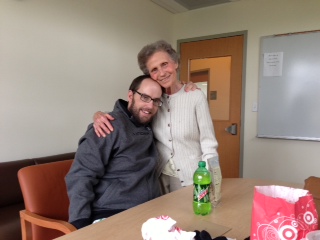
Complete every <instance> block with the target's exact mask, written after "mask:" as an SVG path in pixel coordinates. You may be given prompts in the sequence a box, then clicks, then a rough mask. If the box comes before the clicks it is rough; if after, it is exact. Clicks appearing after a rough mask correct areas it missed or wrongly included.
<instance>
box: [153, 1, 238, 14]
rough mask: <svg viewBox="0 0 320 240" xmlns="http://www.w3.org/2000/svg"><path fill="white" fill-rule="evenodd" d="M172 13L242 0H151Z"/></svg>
mask: <svg viewBox="0 0 320 240" xmlns="http://www.w3.org/2000/svg"><path fill="white" fill-rule="evenodd" d="M151 1H152V2H154V3H155V4H158V5H159V6H160V7H163V8H164V9H166V10H168V11H169V12H171V13H180V12H186V11H190V10H194V9H198V8H204V7H210V6H214V5H217V4H223V3H230V2H235V1H240V0H151Z"/></svg>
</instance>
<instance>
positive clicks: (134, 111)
mask: <svg viewBox="0 0 320 240" xmlns="http://www.w3.org/2000/svg"><path fill="white" fill-rule="evenodd" d="M128 110H129V112H130V113H131V114H132V116H133V117H134V118H135V120H136V121H137V122H138V123H140V124H142V125H146V124H148V123H149V122H151V120H152V117H153V116H150V117H149V118H145V117H140V115H139V113H140V110H141V109H138V108H136V106H135V100H134V99H132V103H131V106H130V107H129V108H128ZM146 110H148V111H150V112H152V109H149V108H146Z"/></svg>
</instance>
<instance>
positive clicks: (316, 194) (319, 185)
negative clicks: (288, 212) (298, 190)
mask: <svg viewBox="0 0 320 240" xmlns="http://www.w3.org/2000/svg"><path fill="white" fill-rule="evenodd" d="M304 183H305V184H304V189H306V190H309V192H310V193H311V194H312V196H313V199H314V202H315V203H316V207H317V213H318V229H320V223H319V220H320V178H319V177H314V176H311V177H308V178H307V179H306V180H304Z"/></svg>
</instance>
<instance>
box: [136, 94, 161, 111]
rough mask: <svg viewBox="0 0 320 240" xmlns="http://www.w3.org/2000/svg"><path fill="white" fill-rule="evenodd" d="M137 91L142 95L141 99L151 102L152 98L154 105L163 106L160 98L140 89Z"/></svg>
mask: <svg viewBox="0 0 320 240" xmlns="http://www.w3.org/2000/svg"><path fill="white" fill-rule="evenodd" d="M133 92H136V93H138V94H139V95H140V99H141V100H142V101H144V102H146V103H149V102H150V101H151V100H152V102H153V105H155V106H157V107H161V106H162V101H161V100H160V99H159V98H152V97H150V96H148V95H146V94H143V93H140V92H138V91H133Z"/></svg>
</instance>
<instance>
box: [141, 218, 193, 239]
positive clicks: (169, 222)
mask: <svg viewBox="0 0 320 240" xmlns="http://www.w3.org/2000/svg"><path fill="white" fill-rule="evenodd" d="M175 224H176V221H175V220H173V219H172V218H170V217H169V216H159V217H157V218H150V219H148V220H147V221H146V222H145V223H143V224H142V227H141V233H142V237H143V239H144V240H164V239H165V240H193V238H194V237H195V235H196V233H195V232H186V231H183V230H182V229H180V228H178V227H176V226H175Z"/></svg>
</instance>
